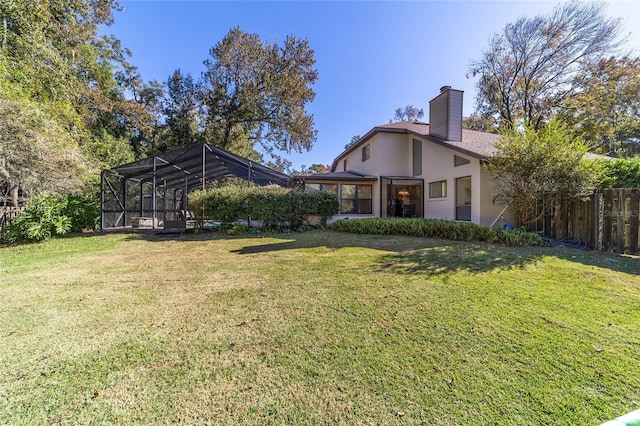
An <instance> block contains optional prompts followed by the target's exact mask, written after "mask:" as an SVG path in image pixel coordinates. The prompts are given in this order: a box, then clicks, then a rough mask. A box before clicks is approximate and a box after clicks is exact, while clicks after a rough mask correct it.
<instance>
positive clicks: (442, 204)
mask: <svg viewBox="0 0 640 426" xmlns="http://www.w3.org/2000/svg"><path fill="white" fill-rule="evenodd" d="M455 155H457V156H459V157H461V158H465V159H467V160H469V164H465V165H462V166H457V167H454V156H455ZM422 172H423V174H422V175H420V176H418V177H421V178H423V179H424V186H425V190H424V192H425V217H427V218H433V219H446V220H455V218H456V216H455V212H456V179H457V178H462V177H471V221H472V222H475V223H478V222H479V221H480V216H481V215H480V213H481V207H482V206H481V197H480V190H481V180H480V161H479V160H478V159H476V158H473V157H470V156H467V155H464V154H461V153H458V152H457V151H454V150H452V149H449V148H446V147H443V146H440V145H437V144H434V143H432V142H429V141H423V146H422ZM440 181H446V182H447V195H446V197H443V198H429V184H430V183H432V182H440Z"/></svg>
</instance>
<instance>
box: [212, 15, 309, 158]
mask: <svg viewBox="0 0 640 426" xmlns="http://www.w3.org/2000/svg"><path fill="white" fill-rule="evenodd" d="M210 53H211V58H210V59H208V60H207V61H205V65H206V66H207V71H206V72H205V74H204V76H203V80H202V82H201V94H200V96H201V99H202V102H203V106H204V109H205V110H206V112H207V117H206V123H207V124H206V127H207V129H206V133H207V138H208V140H210V141H211V143H213V144H214V145H216V146H220V147H221V148H224V149H229V148H231V147H233V146H234V144H235V145H238V144H239V143H241V144H244V145H245V150H246V149H247V148H250V149H253V147H254V146H255V144H260V145H261V146H262V148H264V150H265V151H267V152H269V153H271V152H273V151H284V152H291V151H297V152H302V151H303V150H308V149H310V148H311V145H312V144H313V142H314V141H315V139H316V131H315V130H314V129H313V116H312V115H310V114H307V112H306V111H305V105H306V104H307V103H308V102H311V101H312V100H313V99H314V97H315V92H314V91H313V89H312V88H311V85H313V84H314V83H315V81H316V80H317V78H318V72H317V71H316V70H315V69H314V68H313V66H314V65H315V59H314V58H313V50H312V49H311V48H310V47H309V43H308V41H307V40H306V39H298V38H296V37H294V36H291V35H290V36H288V37H287V38H286V39H285V41H284V46H283V47H280V46H278V44H277V43H263V42H262V41H261V40H260V37H259V36H258V35H257V34H248V33H245V32H243V31H242V30H241V29H240V28H239V27H236V28H233V29H232V30H231V31H229V33H228V34H227V35H226V37H225V38H224V39H223V40H221V41H220V42H218V43H217V44H216V45H215V46H214V47H213V48H212V49H211V51H210ZM236 149H237V148H236ZM234 152H236V151H234Z"/></svg>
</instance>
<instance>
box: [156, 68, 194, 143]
mask: <svg viewBox="0 0 640 426" xmlns="http://www.w3.org/2000/svg"><path fill="white" fill-rule="evenodd" d="M200 109H201V106H200V102H199V99H198V93H197V88H196V83H195V82H194V81H193V77H191V75H190V74H186V75H185V74H182V73H181V72H180V70H179V69H177V70H175V71H174V73H173V74H172V75H171V77H169V79H168V80H167V97H166V98H165V100H164V102H163V104H162V112H163V114H164V116H165V117H166V134H165V137H164V141H163V146H162V147H160V149H161V150H169V149H175V148H179V147H181V146H186V145H189V144H192V143H195V142H198V141H199V140H201V139H202V138H203V134H202V117H201V114H200Z"/></svg>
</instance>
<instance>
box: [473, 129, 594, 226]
mask: <svg viewBox="0 0 640 426" xmlns="http://www.w3.org/2000/svg"><path fill="white" fill-rule="evenodd" d="M496 147H497V148H498V152H497V153H496V154H495V155H494V156H492V157H491V158H489V160H488V162H487V163H485V164H484V167H485V169H486V170H488V171H489V172H490V173H491V175H492V176H493V178H494V179H495V180H496V183H497V188H500V193H499V194H497V196H496V200H497V201H499V202H501V203H502V204H504V205H508V206H509V208H510V209H511V211H512V212H513V213H514V214H515V219H516V225H517V226H526V225H528V224H531V223H532V222H535V221H536V220H538V219H539V218H540V217H542V216H544V215H545V214H547V213H548V209H549V208H551V207H552V206H553V203H554V200H556V199H560V198H562V197H586V196H588V195H589V194H591V193H592V191H593V189H594V187H595V182H596V179H597V176H596V174H595V171H594V170H593V167H592V164H591V163H590V162H589V161H587V160H585V158H584V156H585V153H586V152H587V146H586V145H585V144H584V143H583V142H582V141H581V140H580V139H579V138H576V137H575V136H574V135H573V134H572V133H571V131H570V130H569V129H568V128H567V127H566V126H564V125H563V124H561V123H560V122H559V121H558V120H555V119H554V120H552V121H551V122H550V123H549V124H547V125H546V126H544V127H543V128H542V129H539V130H534V129H532V128H525V129H524V130H522V131H519V130H509V131H506V132H505V133H504V134H503V136H502V137H501V138H500V140H499V141H498V143H497V145H496Z"/></svg>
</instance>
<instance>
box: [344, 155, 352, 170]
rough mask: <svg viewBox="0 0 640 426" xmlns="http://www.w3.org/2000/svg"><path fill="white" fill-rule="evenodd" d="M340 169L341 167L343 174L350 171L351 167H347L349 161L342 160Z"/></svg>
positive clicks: (346, 159)
mask: <svg viewBox="0 0 640 426" xmlns="http://www.w3.org/2000/svg"><path fill="white" fill-rule="evenodd" d="M342 167H343V170H344V171H345V172H348V171H349V170H351V167H350V166H349V159H348V158H345V159H344V161H343V162H342Z"/></svg>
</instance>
